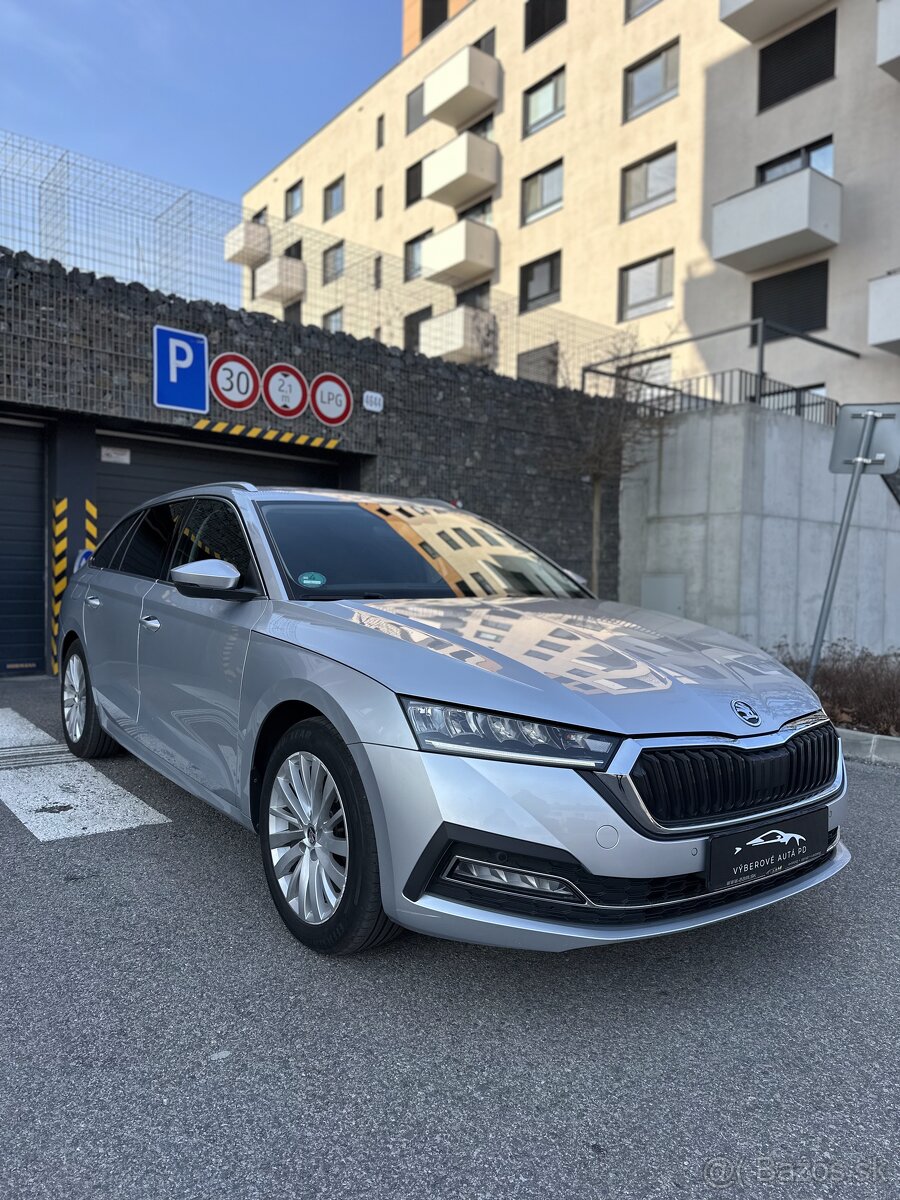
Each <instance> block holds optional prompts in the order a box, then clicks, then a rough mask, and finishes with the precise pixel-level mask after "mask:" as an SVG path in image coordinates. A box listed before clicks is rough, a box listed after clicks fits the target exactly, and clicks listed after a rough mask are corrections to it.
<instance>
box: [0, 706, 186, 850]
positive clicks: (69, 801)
mask: <svg viewBox="0 0 900 1200" xmlns="http://www.w3.org/2000/svg"><path fill="white" fill-rule="evenodd" d="M36 768H39V769H36ZM0 803H3V804H5V805H6V807H7V808H8V809H9V811H10V812H11V813H12V814H13V816H15V817H17V818H18V819H19V820H20V821H21V822H22V824H23V825H24V826H25V828H26V829H27V830H28V831H29V832H30V833H32V834H33V835H34V836H35V837H36V838H37V839H38V841H41V842H52V841H56V840H57V839H59V838H71V837H84V836H86V835H88V834H94V833H112V832H114V831H117V830H122V829H133V828H135V827H137V826H140V825H161V824H167V823H168V820H169V818H168V817H164V816H163V814H162V813H159V812H157V811H156V809H155V808H151V807H150V806H149V804H145V803H144V802H143V800H139V799H138V798H137V796H133V795H132V794H131V792H127V791H126V790H125V789H124V788H122V787H119V785H118V784H117V783H113V781H112V780H111V779H108V778H107V777H106V776H105V775H104V774H103V773H102V772H101V771H98V770H97V768H96V767H94V766H92V765H91V764H90V763H89V762H85V761H84V760H83V759H80V758H76V757H75V756H74V755H73V754H71V753H70V752H69V750H68V747H66V746H65V745H63V744H62V743H61V742H57V741H55V739H54V738H52V737H51V736H50V734H48V733H45V732H44V730H43V729H38V727H37V726H36V725H32V723H31V722H30V721H28V720H26V719H25V717H23V716H22V715H21V714H20V713H17V712H16V711H15V709H11V708H0Z"/></svg>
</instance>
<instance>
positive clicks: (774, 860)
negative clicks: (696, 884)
mask: <svg viewBox="0 0 900 1200" xmlns="http://www.w3.org/2000/svg"><path fill="white" fill-rule="evenodd" d="M827 849H828V809H827V808H819V809H815V810H814V811H813V812H808V813H802V814H800V815H799V816H795V817H771V818H770V819H769V820H768V821H760V822H759V824H757V825H752V826H750V828H747V827H746V826H745V827H744V828H743V829H741V830H740V831H737V830H731V831H729V832H728V833H718V834H715V835H714V836H713V837H712V838H710V842H709V855H708V857H707V864H706V881H707V884H708V886H709V889H710V891H713V892H718V891H726V890H728V889H730V888H736V887H741V886H743V885H746V884H748V883H758V882H759V881H760V880H761V879H768V878H770V877H771V876H773V875H782V874H784V873H785V872H789V871H792V870H794V869H796V868H797V867H800V866H803V864H804V863H808V862H811V861H812V860H813V859H816V858H820V857H821V856H822V855H823V854H824V853H825V851H826V850H827Z"/></svg>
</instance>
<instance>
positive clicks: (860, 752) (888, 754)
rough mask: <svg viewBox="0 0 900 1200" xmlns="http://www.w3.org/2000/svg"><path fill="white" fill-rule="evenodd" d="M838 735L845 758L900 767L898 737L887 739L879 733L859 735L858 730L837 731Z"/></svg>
mask: <svg viewBox="0 0 900 1200" xmlns="http://www.w3.org/2000/svg"><path fill="white" fill-rule="evenodd" d="M838 733H839V735H840V738H841V744H842V746H843V747H844V755H845V756H846V757H847V758H855V759H857V760H858V761H861V762H867V763H885V764H887V765H888V766H891V767H900V737H887V736H886V735H885V734H881V733H860V731H859V730H858V729H839V730H838Z"/></svg>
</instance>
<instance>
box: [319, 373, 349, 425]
mask: <svg viewBox="0 0 900 1200" xmlns="http://www.w3.org/2000/svg"><path fill="white" fill-rule="evenodd" d="M309 402H310V406H311V408H312V410H313V412H314V413H315V414H316V416H317V417H318V418H319V420H320V421H321V422H322V424H323V425H330V426H332V427H333V426H335V425H343V424H344V422H345V421H347V420H349V419H350V414H351V413H352V412H353V393H352V392H351V391H350V385H349V384H348V383H347V381H346V380H344V379H341V377H340V375H332V374H331V373H330V372H327V371H326V372H325V373H324V374H322V375H317V376H316V377H315V379H314V380H313V381H312V384H311V386H310V389H309Z"/></svg>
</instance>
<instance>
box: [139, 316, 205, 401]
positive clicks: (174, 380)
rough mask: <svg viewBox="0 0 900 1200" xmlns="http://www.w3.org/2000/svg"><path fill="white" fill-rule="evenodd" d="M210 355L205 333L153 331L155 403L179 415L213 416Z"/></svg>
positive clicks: (156, 329)
mask: <svg viewBox="0 0 900 1200" xmlns="http://www.w3.org/2000/svg"><path fill="white" fill-rule="evenodd" d="M207 358H208V351H207V345H206V338H205V337H204V336H203V334H202V333H187V332H186V331H185V330H183V329H168V328H167V327H166V326H165V325H154V327H153V403H154V404H155V405H156V407H157V408H173V409H176V410H177V411H178V412H192V413H207V412H209V384H208V381H207V370H208V363H207Z"/></svg>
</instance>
